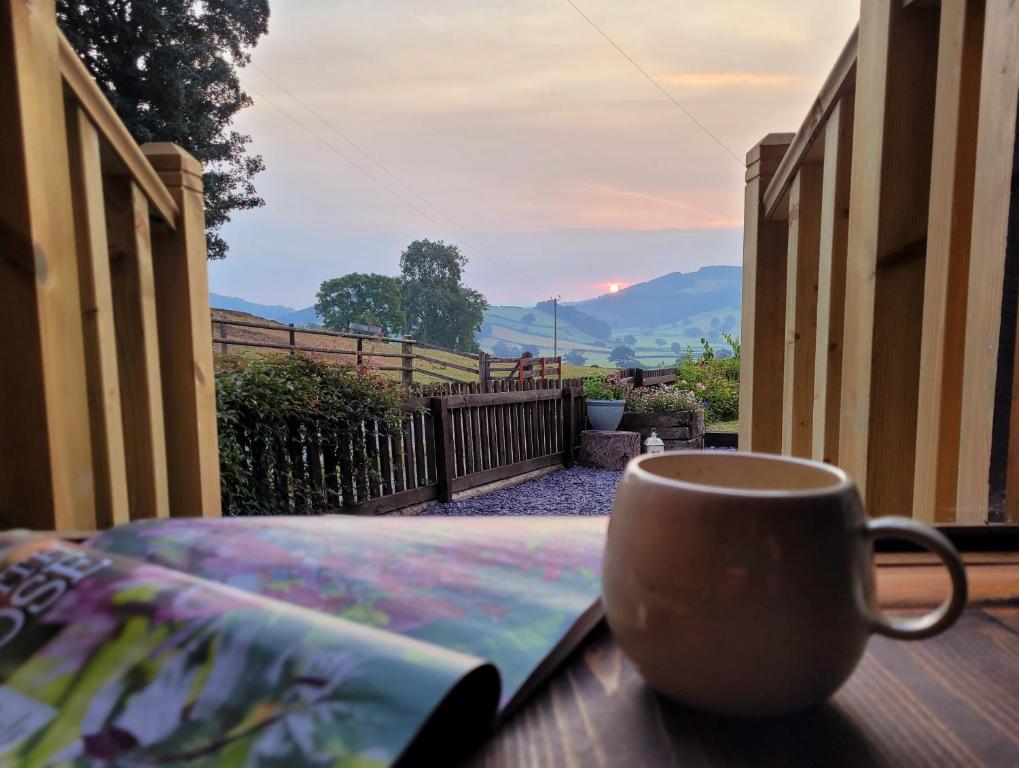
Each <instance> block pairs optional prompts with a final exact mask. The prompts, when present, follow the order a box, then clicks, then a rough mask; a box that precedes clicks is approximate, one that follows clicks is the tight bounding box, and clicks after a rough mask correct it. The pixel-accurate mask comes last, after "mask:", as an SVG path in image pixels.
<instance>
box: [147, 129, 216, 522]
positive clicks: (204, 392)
mask: <svg viewBox="0 0 1019 768" xmlns="http://www.w3.org/2000/svg"><path fill="white" fill-rule="evenodd" d="M142 151H143V152H144V153H145V156H146V157H147V158H148V159H149V162H150V163H151V164H152V166H153V167H154V168H155V169H156V171H157V172H158V173H159V178H160V180H161V181H162V182H163V184H164V185H165V186H166V188H167V189H168V190H169V192H170V195H171V196H172V197H173V199H174V201H175V202H176V203H177V207H178V210H179V212H180V213H179V215H178V217H177V221H176V229H174V230H173V231H170V230H168V229H166V228H161V229H160V230H158V231H157V232H155V233H154V236H153V240H152V247H153V251H154V270H155V295H156V311H157V312H158V315H159V357H160V363H161V365H160V370H161V372H162V388H163V412H164V414H165V421H166V451H167V457H168V460H169V493H170V512H171V514H172V515H174V516H175V517H184V516H218V515H220V514H221V502H220V487H219V443H218V440H217V436H216V389H215V384H216V382H215V372H214V370H213V365H212V334H211V329H210V327H209V322H208V318H209V284H208V276H207V261H206V251H205V213H204V207H203V202H202V166H201V165H200V164H199V163H198V161H197V160H195V159H194V158H193V157H191V155H189V154H188V153H187V152H185V151H184V150H183V149H181V148H180V147H178V146H176V145H175V144H165V143H159V144H146V145H144V146H143V147H142ZM220 327H221V328H222V329H223V331H224V338H225V331H226V326H225V325H222V324H221V325H220ZM224 347H225V344H224Z"/></svg>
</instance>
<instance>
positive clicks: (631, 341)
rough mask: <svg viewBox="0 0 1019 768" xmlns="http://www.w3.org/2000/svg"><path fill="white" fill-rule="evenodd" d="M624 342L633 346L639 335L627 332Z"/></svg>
mask: <svg viewBox="0 0 1019 768" xmlns="http://www.w3.org/2000/svg"><path fill="white" fill-rule="evenodd" d="M623 343H624V344H625V345H626V346H628V347H632V346H633V345H634V344H636V343H637V337H636V336H632V335H630V334H626V336H624V337H623Z"/></svg>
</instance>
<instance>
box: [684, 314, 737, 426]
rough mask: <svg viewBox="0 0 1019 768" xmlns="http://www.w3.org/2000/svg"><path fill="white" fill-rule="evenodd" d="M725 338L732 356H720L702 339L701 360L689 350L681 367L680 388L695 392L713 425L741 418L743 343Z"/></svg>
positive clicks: (731, 338)
mask: <svg viewBox="0 0 1019 768" xmlns="http://www.w3.org/2000/svg"><path fill="white" fill-rule="evenodd" d="M722 335H723V337H724V338H725V340H726V342H727V343H728V344H729V347H730V348H731V349H732V356H731V357H725V358H722V357H719V356H717V355H716V354H715V350H714V349H712V347H711V344H710V343H708V341H707V339H701V344H702V346H703V352H702V354H701V356H700V358H695V357H694V355H693V350H691V349H689V348H688V349H687V353H686V357H685V358H684V359H683V360H681V361H680V363H679V366H678V367H677V373H678V374H679V381H678V382H677V383H676V388H677V389H680V390H685V391H688V392H692V393H693V395H694V396H695V397H696V398H697V399H698V400H699V401H700V402H701V403H702V404H703V406H704V418H705V419H706V420H707V421H709V422H711V421H731V420H733V419H737V418H739V367H740V342H739V339H737V338H734V337H733V336H730V335H729V334H727V333H726V334H722Z"/></svg>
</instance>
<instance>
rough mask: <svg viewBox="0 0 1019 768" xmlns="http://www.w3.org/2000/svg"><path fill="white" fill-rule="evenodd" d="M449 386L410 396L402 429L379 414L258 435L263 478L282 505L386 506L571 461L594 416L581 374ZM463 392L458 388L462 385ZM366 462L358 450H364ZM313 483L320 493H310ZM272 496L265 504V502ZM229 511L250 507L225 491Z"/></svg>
mask: <svg viewBox="0 0 1019 768" xmlns="http://www.w3.org/2000/svg"><path fill="white" fill-rule="evenodd" d="M565 384H566V386H559V384H558V382H556V383H555V386H552V384H551V382H541V381H534V382H529V383H525V384H523V385H521V384H519V383H518V382H517V381H506V382H489V384H488V386H487V387H484V389H485V391H481V389H482V387H481V386H480V385H478V384H465V385H452V384H450V385H445V387H444V388H445V390H446V391H445V392H443V393H441V394H439V395H436V396H430V397H408V398H407V399H406V400H405V401H404V403H403V410H404V418H403V422H402V425H401V429H400V430H399V431H396V432H390V431H387V430H386V429H385V427H384V426H383V425H380V424H379V423H377V422H372V423H366V424H363V425H361V428H360V429H355V430H353V432H349V431H348V432H346V433H345V434H344V435H342V436H338V435H337V434H336V433H335V428H336V425H334V424H325V423H324V424H319V425H316V426H315V427H314V428H313V429H309V428H308V426H307V425H305V426H304V427H300V426H296V427H294V428H292V429H291V430H289V433H288V434H287V435H286V436H285V437H284V438H283V439H281V440H279V441H277V442H276V444H277V445H278V446H279V447H278V449H277V450H275V451H272V452H271V455H263V454H262V453H260V451H259V449H258V448H257V447H256V443H255V442H252V444H251V445H250V446H243V445H242V448H245V449H246V450H247V452H248V453H249V455H251V471H252V473H253V475H254V476H255V479H256V482H255V485H256V487H257V488H258V492H259V494H260V495H262V496H263V499H264V500H267V501H268V502H269V506H271V507H272V508H273V509H274V510H275V511H276V512H277V513H278V514H287V513H307V512H319V513H325V512H344V513H350V514H382V513H386V512H391V511H394V510H397V509H401V508H404V507H408V506H411V505H414V504H420V503H424V502H427V501H433V500H438V501H449V500H451V499H452V498H453V494H454V493H459V492H461V491H466V490H469V489H471V488H477V487H479V486H482V485H487V484H489V483H494V482H498V481H500V480H505V479H508V478H512V477H516V476H519V475H523V474H527V473H529V472H533V471H535V470H539V469H544V468H546V467H554V466H566V467H568V466H571V465H572V464H573V461H574V454H575V447H576V446H577V445H578V444H579V431H580V430H581V429H583V427H584V422H585V420H586V412H585V410H584V403H583V398H582V397H581V396H580V395H581V389H580V382H579V381H577V380H571V381H569V382H565ZM454 392H455V394H454ZM362 449H363V452H364V454H366V455H367V457H368V463H367V466H363V465H358V466H357V467H355V463H354V461H353V460H352V457H353V456H354V455H355V454H356V455H360V454H361V453H362ZM309 487H310V488H311V489H312V491H311V496H312V497H311V498H305V497H303V496H302V495H301V494H303V493H305V491H304V490H303V489H306V488H309ZM265 506H266V505H262V508H263V509H264V508H265ZM224 512H226V513H227V514H231V513H232V514H243V513H244V512H245V507H244V505H243V504H242V503H237V504H236V505H235V504H234V503H233V500H231V499H229V498H224Z"/></svg>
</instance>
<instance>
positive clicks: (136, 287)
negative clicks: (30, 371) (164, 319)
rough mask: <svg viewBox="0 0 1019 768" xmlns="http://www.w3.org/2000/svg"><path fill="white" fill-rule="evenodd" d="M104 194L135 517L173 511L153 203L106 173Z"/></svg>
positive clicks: (127, 182) (130, 184)
mask: <svg viewBox="0 0 1019 768" xmlns="http://www.w3.org/2000/svg"><path fill="white" fill-rule="evenodd" d="M104 192H105V194H106V231H107V237H108V238H109V247H110V277H111V282H112V285H113V307H114V318H115V325H116V331H117V363H118V368H119V372H120V397H121V406H122V408H123V417H124V448H125V450H126V454H127V481H128V496H129V498H130V500H131V519H133V520H135V519H139V518H148V517H167V516H168V515H169V513H170V497H169V488H168V484H167V466H166V437H165V430H164V423H163V391H162V389H163V385H162V380H161V378H160V371H159V339H158V330H157V315H156V301H155V286H154V285H153V283H154V279H153V267H152V248H151V241H150V238H149V205H148V202H147V200H146V199H145V196H144V195H143V194H142V192H141V190H140V189H139V187H138V186H137V185H136V184H135V183H134V182H133V181H131V180H130V179H129V178H125V177H122V176H116V177H107V178H106V179H105V186H104Z"/></svg>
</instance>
